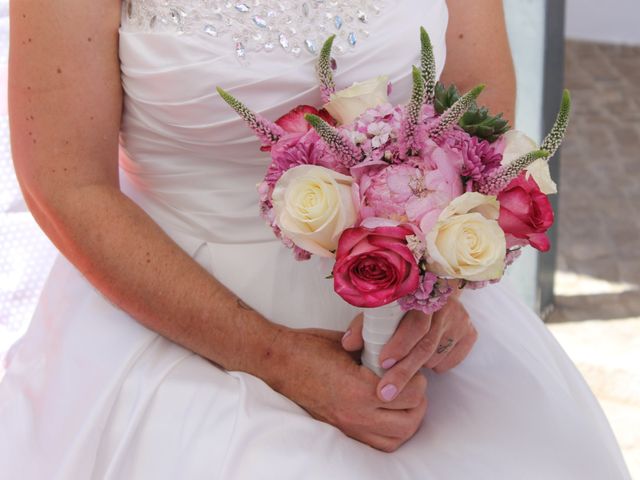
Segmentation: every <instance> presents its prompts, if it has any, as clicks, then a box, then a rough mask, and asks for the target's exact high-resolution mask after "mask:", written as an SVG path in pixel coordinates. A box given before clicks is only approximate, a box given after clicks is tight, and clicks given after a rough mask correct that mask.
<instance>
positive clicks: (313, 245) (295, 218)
mask: <svg viewBox="0 0 640 480" xmlns="http://www.w3.org/2000/svg"><path fill="white" fill-rule="evenodd" d="M352 184H353V179H352V178H351V177H349V176H347V175H342V174H340V173H337V172H334V171H333V170H329V169H328V168H324V167H319V166H316V165H300V166H298V167H294V168H292V169H290V170H287V171H286V172H285V173H284V174H283V175H282V177H280V179H279V180H278V182H277V183H276V185H275V187H274V190H273V195H272V199H273V208H274V211H275V217H276V218H275V222H276V225H277V226H278V227H279V228H280V230H281V231H282V233H283V234H284V235H285V236H286V237H287V238H289V239H291V241H293V243H295V244H296V245H297V246H298V247H300V248H302V249H304V250H306V251H308V252H311V253H313V254H316V255H320V256H323V257H333V256H334V253H333V252H334V251H335V250H336V248H337V247H338V239H339V238H340V235H341V234H342V232H343V231H344V230H345V229H346V228H349V227H351V226H353V224H354V223H355V222H356V218H357V214H356V208H355V205H354V202H353V198H352V195H351V185H352Z"/></svg>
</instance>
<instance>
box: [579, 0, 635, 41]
mask: <svg viewBox="0 0 640 480" xmlns="http://www.w3.org/2000/svg"><path fill="white" fill-rule="evenodd" d="M566 31H567V38H572V39H577V40H590V41H594V42H605V43H625V44H633V45H640V1H639V0H567V23H566Z"/></svg>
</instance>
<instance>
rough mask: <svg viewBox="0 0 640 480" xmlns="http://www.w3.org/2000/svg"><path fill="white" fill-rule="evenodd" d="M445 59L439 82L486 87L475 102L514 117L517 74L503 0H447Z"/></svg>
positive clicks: (510, 120)
mask: <svg viewBox="0 0 640 480" xmlns="http://www.w3.org/2000/svg"><path fill="white" fill-rule="evenodd" d="M447 4H448V6H449V28H448V30H447V62H446V64H445V68H444V72H443V73H442V76H441V81H442V82H444V83H445V84H450V83H455V84H456V85H457V86H458V89H460V90H461V91H468V90H470V89H471V88H473V87H474V86H476V85H478V84H479V83H485V84H486V85H487V88H486V89H485V91H484V92H482V95H481V96H480V99H479V101H478V103H480V104H481V105H485V106H487V107H488V108H489V110H490V111H491V113H493V114H494V115H495V114H498V113H500V112H503V113H504V117H505V118H506V119H507V120H509V122H510V123H511V125H513V122H514V120H515V103H516V77H515V71H514V68H513V59H512V58H511V49H510V48H509V39H508V38H507V30H506V26H505V18H504V9H503V6H502V0H473V1H469V0H447Z"/></svg>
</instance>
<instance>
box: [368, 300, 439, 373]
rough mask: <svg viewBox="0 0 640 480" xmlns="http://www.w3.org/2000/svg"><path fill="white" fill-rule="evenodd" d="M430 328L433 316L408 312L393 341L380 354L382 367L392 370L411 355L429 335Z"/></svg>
mask: <svg viewBox="0 0 640 480" xmlns="http://www.w3.org/2000/svg"><path fill="white" fill-rule="evenodd" d="M430 327H431V315H426V314H424V313H422V312H418V311H415V310H412V311H410V312H408V313H407V314H406V315H405V316H404V318H403V319H402V321H401V322H400V324H399V325H398V329H397V330H396V331H395V333H394V334H393V336H392V337H391V340H389V342H387V344H386V345H385V346H384V348H383V349H382V351H381V352H380V359H379V360H380V366H381V367H382V368H391V367H393V366H394V365H395V364H396V363H398V362H399V361H400V360H402V359H403V358H405V357H406V356H407V355H409V352H411V350H413V348H414V347H415V346H416V344H417V343H418V342H419V341H420V340H421V339H422V338H423V337H424V336H425V335H426V334H427V332H428V331H429V328H430Z"/></svg>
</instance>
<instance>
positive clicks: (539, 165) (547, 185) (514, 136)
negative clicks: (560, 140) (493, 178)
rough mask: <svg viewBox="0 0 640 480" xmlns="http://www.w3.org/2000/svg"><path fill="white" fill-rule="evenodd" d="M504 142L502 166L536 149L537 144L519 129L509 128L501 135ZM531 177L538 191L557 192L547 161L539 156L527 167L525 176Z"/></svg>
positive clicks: (547, 193)
mask: <svg viewBox="0 0 640 480" xmlns="http://www.w3.org/2000/svg"><path fill="white" fill-rule="evenodd" d="M502 138H503V140H504V142H505V149H504V152H503V154H502V166H503V167H505V166H508V165H510V164H511V163H512V162H513V161H514V160H517V159H518V158H520V157H521V156H523V155H525V154H527V153H529V152H532V151H533V150H537V149H538V145H537V144H536V142H534V141H533V140H532V139H531V138H529V137H528V136H527V135H525V134H524V133H522V132H520V131H519V130H510V131H508V132H507V133H505V134H504V135H503V136H502ZM529 175H531V176H532V177H533V179H534V180H535V182H536V183H537V184H538V187H540V191H541V192H542V193H544V194H545V195H549V194H552V193H557V191H558V189H557V187H556V184H555V182H554V181H553V180H552V179H551V173H550V172H549V161H548V160H547V159H544V158H539V159H538V160H536V161H535V162H533V163H532V164H531V165H529V166H528V167H527V178H529Z"/></svg>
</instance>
